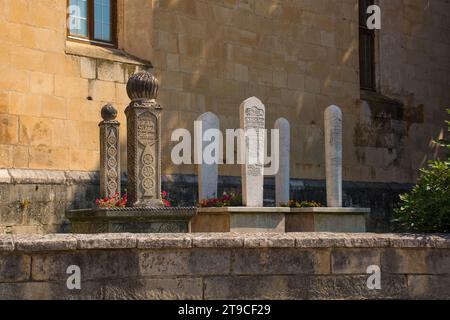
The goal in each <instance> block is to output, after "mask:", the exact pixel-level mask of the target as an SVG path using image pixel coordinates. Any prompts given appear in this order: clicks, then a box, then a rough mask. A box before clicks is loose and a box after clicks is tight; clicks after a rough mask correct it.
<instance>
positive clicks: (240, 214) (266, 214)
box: [191, 207, 290, 233]
mask: <svg viewBox="0 0 450 320" xmlns="http://www.w3.org/2000/svg"><path fill="white" fill-rule="evenodd" d="M289 212H290V209H289V208H251V207H227V208H200V209H198V214H197V215H196V216H195V217H194V218H193V219H192V220H191V232H194V233H197V232H241V233H244V232H246V233H256V232H273V233H283V232H285V216H286V214H288V213H289Z"/></svg>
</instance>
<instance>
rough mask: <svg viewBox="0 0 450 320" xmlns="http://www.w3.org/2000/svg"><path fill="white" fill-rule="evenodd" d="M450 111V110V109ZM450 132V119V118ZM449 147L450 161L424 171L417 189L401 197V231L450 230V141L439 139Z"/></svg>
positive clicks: (433, 164)
mask: <svg viewBox="0 0 450 320" xmlns="http://www.w3.org/2000/svg"><path fill="white" fill-rule="evenodd" d="M447 112H448V113H449V114H450V109H449V110H447ZM447 124H448V125H449V131H450V122H449V121H447ZM436 143H437V144H439V145H440V146H441V147H443V148H446V149H448V152H447V156H446V158H447V160H444V161H441V160H435V161H431V162H430V163H429V164H428V167H427V168H425V169H422V170H421V176H420V178H419V180H418V182H417V185H416V186H415V187H414V189H413V190H412V191H411V192H410V193H407V194H404V195H402V196H400V199H401V203H400V207H399V208H397V209H396V210H395V220H394V224H395V227H396V229H397V231H403V232H424V233H450V157H449V152H450V144H449V142H448V141H444V140H439V141H436Z"/></svg>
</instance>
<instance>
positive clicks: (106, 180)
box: [99, 104, 120, 198]
mask: <svg viewBox="0 0 450 320" xmlns="http://www.w3.org/2000/svg"><path fill="white" fill-rule="evenodd" d="M101 115H102V118H103V121H102V122H100V124H99V127H100V149H101V152H100V158H101V159H100V163H101V166H100V167H101V170H100V195H101V197H102V198H105V197H106V198H110V197H113V196H114V195H116V194H117V193H119V194H120V143H119V127H120V123H119V122H118V121H117V120H116V118H117V110H116V108H114V106H112V105H111V104H107V105H106V106H104V107H103V108H102V112H101Z"/></svg>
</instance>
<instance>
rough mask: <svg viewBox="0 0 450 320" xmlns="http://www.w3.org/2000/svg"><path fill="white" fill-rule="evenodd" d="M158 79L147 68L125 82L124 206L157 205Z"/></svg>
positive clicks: (159, 110)
mask: <svg viewBox="0 0 450 320" xmlns="http://www.w3.org/2000/svg"><path fill="white" fill-rule="evenodd" d="M158 87H159V84H158V80H157V79H156V78H155V77H154V76H153V75H152V74H150V73H148V72H145V71H143V72H139V73H137V74H135V75H133V76H132V77H131V78H130V79H129V81H128V84H127V93H128V96H129V97H130V99H131V103H130V105H129V106H128V107H127V109H126V110H125V114H126V116H127V130H128V132H127V134H128V142H127V149H128V151H127V154H128V206H129V207H160V206H162V199H161V107H160V106H159V105H158V103H157V102H156V98H157V95H158Z"/></svg>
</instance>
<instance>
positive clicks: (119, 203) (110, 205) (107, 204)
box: [95, 192, 128, 209]
mask: <svg viewBox="0 0 450 320" xmlns="http://www.w3.org/2000/svg"><path fill="white" fill-rule="evenodd" d="M127 202H128V195H127V194H125V195H124V196H123V197H121V196H120V193H119V192H117V193H116V194H115V195H114V196H112V197H110V198H108V197H106V198H103V199H97V200H95V204H96V205H97V206H98V207H99V208H102V209H114V208H125V207H126V205H127Z"/></svg>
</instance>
